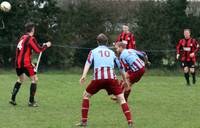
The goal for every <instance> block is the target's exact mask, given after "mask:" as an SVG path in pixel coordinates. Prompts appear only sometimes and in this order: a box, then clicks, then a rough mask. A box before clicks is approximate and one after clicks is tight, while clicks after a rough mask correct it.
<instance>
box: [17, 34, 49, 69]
mask: <svg viewBox="0 0 200 128" xmlns="http://www.w3.org/2000/svg"><path fill="white" fill-rule="evenodd" d="M46 48H47V46H42V47H40V46H39V45H38V43H37V41H36V39H35V37H33V36H29V35H23V36H22V37H21V38H20V40H19V42H18V44H17V48H16V60H15V62H16V68H23V67H29V66H31V55H32V50H34V51H35V52H36V53H40V52H42V51H44V50H46Z"/></svg>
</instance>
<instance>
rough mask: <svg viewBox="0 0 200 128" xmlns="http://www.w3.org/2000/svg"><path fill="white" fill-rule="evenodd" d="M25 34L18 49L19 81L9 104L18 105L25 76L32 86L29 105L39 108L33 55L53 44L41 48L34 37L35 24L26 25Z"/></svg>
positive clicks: (17, 66) (49, 43)
mask: <svg viewBox="0 0 200 128" xmlns="http://www.w3.org/2000/svg"><path fill="white" fill-rule="evenodd" d="M25 32H26V34H24V35H23V36H22V37H21V38H20V40H19V42H18V44H17V48H16V60H15V62H16V73H17V76H18V77H19V79H18V80H17V82H16V83H15V85H14V88H13V92H12V97H11V101H10V102H9V103H10V104H12V105H17V104H16V101H15V99H16V95H17V93H18V91H19V89H20V87H21V84H22V83H23V81H24V74H26V75H27V76H28V77H30V78H31V81H32V82H31V86H30V97H29V103H28V105H29V106H30V107H37V106H38V105H37V103H36V102H35V100H34V96H35V93H36V89H37V76H36V73H35V72H34V66H33V65H32V64H31V55H32V50H34V51H35V52H36V53H40V52H42V51H44V50H46V49H47V48H48V47H51V42H47V43H44V44H43V46H42V47H40V46H39V45H38V43H37V41H36V39H35V37H34V34H35V24H34V23H32V22H29V23H27V24H25Z"/></svg>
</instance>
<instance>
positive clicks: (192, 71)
mask: <svg viewBox="0 0 200 128" xmlns="http://www.w3.org/2000/svg"><path fill="white" fill-rule="evenodd" d="M190 73H191V74H192V83H193V84H195V83H196V73H195V67H194V66H192V67H191V68H190Z"/></svg>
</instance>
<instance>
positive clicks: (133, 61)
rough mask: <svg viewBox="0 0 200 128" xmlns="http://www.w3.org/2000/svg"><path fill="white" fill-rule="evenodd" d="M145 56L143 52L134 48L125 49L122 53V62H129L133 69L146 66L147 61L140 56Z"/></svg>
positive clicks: (136, 69)
mask: <svg viewBox="0 0 200 128" xmlns="http://www.w3.org/2000/svg"><path fill="white" fill-rule="evenodd" d="M140 55H141V56H144V55H143V54H142V53H141V52H139V51H136V50H134V49H124V50H123V52H122V53H121V55H120V60H121V61H122V63H124V64H127V65H128V66H129V68H130V69H131V70H132V71H138V70H139V69H141V68H144V66H145V63H144V61H143V60H141V59H140V57H139V56H140Z"/></svg>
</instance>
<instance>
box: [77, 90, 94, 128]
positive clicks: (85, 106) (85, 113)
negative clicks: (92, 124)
mask: <svg viewBox="0 0 200 128" xmlns="http://www.w3.org/2000/svg"><path fill="white" fill-rule="evenodd" d="M91 96H92V94H90V93H88V92H87V91H85V92H84V93H83V99H82V108H81V113H82V117H81V122H80V123H78V124H76V125H77V126H83V127H85V126H87V120H88V111H89V107H90V102H89V98H90V97H91Z"/></svg>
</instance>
